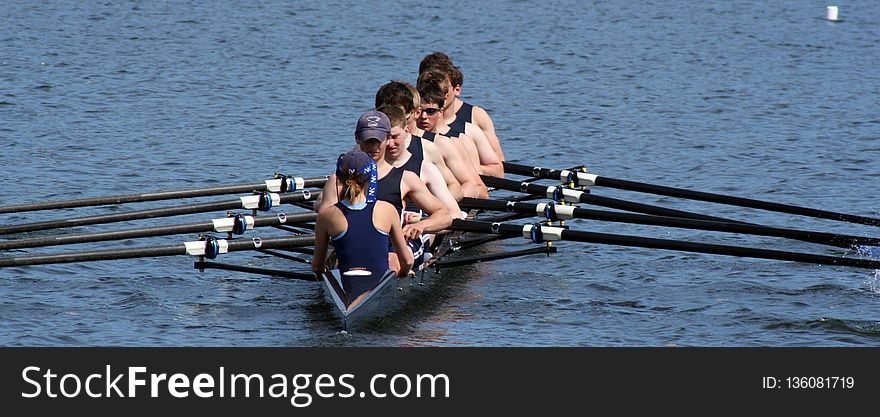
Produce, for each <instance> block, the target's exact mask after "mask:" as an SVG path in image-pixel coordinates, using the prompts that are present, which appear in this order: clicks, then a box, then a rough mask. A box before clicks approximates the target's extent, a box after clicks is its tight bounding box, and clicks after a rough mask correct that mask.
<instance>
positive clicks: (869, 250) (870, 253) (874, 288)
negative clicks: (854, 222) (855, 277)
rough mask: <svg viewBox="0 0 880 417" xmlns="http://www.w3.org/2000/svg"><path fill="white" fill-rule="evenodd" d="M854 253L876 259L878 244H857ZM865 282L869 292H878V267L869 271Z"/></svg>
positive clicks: (878, 254)
mask: <svg viewBox="0 0 880 417" xmlns="http://www.w3.org/2000/svg"><path fill="white" fill-rule="evenodd" d="M856 253H858V254H859V255H860V256H864V257H866V258H869V259H878V258H880V246H857V247H856ZM865 284H868V288H870V289H871V292H873V293H875V294H880V269H875V270H873V271H871V274H870V276H869V277H868V280H867V281H866V282H865Z"/></svg>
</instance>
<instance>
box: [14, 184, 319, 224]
mask: <svg viewBox="0 0 880 417" xmlns="http://www.w3.org/2000/svg"><path fill="white" fill-rule="evenodd" d="M320 194H321V191H311V192H309V191H296V192H293V193H287V194H282V195H279V198H278V201H279V202H280V203H281V204H288V203H294V202H299V201H305V200H309V199H314V198H317V196H319V195H320ZM241 208H250V207H245V203H244V202H243V200H242V199H236V200H229V201H219V202H213V203H200V204H190V205H186V206H179V207H165V208H158V209H149V210H137V211H130V212H125V213H115V214H104V215H98V216H88V217H77V218H70V219H61V220H49V221H43V222H35V223H23V224H16V225H9V226H5V227H0V235H5V234H13V233H22V232H35V231H40V230H52V229H61V228H65V227H79V226H88V225H93V224H106V223H116V222H124V221H132V220H142V219H152V218H157V217H169V216H179V215H185V214H195V213H208V212H212V211H223V210H234V209H241Z"/></svg>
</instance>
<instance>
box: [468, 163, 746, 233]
mask: <svg viewBox="0 0 880 417" xmlns="http://www.w3.org/2000/svg"><path fill="white" fill-rule="evenodd" d="M480 177H481V178H482V179H483V183H484V184H486V186H488V187H495V188H499V189H502V190H509V191H519V192H523V193H529V194H534V195H542V196H547V198H550V199H552V200H554V201H561V200H564V201H566V202H569V203H584V204H591V205H595V206H602V207H608V208H615V209H620V210H626V211H632V212H636V213H645V214H653V215H657V216H667V217H683V218H687V219H699V220H711V221H716V222H729V223H743V222H739V221H736V220H729V219H724V218H721V217H714V216H707V215H704V214H697V213H690V212H687V211H681V210H673V209H668V208H664V207H658V206H652V205H649V204H641V203H634V202H631V201H625V200H618V199H616V198H609V197H600V196H597V195H592V194H590V193H585V192H583V191H577V190H572V189H568V188H565V187H556V186H549V187H548V186H545V185H540V184H533V183H530V182H519V181H514V180H508V179H502V178H496V177H488V176H485V175H481V176H480Z"/></svg>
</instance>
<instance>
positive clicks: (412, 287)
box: [321, 211, 476, 330]
mask: <svg viewBox="0 0 880 417" xmlns="http://www.w3.org/2000/svg"><path fill="white" fill-rule="evenodd" d="M475 213H476V211H474V212H472V213H471V214H470V215H468V218H473V217H474V215H475ZM438 236H440V237H439V238H440V239H441V241H440V243H439V244H435V245H433V246H434V247H435V249H434V250H433V253H432V256H431V257H430V259H428V260H426V261H424V262H423V263H422V265H421V266H420V267H419V270H418V271H417V273H416V274H415V275H414V276H413V275H410V276H407V277H404V278H398V277H397V273H395V272H394V271H392V270H390V269H389V270H387V271H386V272H385V275H384V276H383V277H382V280H381V281H380V282H379V284H377V285H376V287H375V288H373V289H372V290H370V291H369V292H368V293H367V294H366V295H365V296H364V297H362V298H361V299H360V301H359V302H358V303H356V304H355V305H349V304H348V301H347V298H348V297H347V295H346V293H345V290H343V287H342V277H341V276H340V273H339V270H338V269H332V270H329V271H327V272H325V273H324V275H323V276H322V277H321V287H322V288H323V290H324V298H325V299H326V300H327V302H328V303H330V304H332V305H333V312H334V314H335V315H336V316H337V317H338V318H339V319H340V320H341V322H342V328H343V329H344V330H351V329H354V328H357V327H362V326H363V325H365V324H367V323H371V322H375V321H376V320H377V319H380V318H382V317H388V316H389V315H391V314H392V313H394V312H398V311H400V310H402V309H403V307H404V306H405V305H406V304H407V303H408V302H409V300H411V299H413V298H415V297H416V296H417V295H419V294H422V293H424V292H425V291H426V290H427V289H428V288H430V284H432V283H433V282H434V281H435V280H436V279H437V278H439V273H438V272H436V271H431V267H432V265H433V264H434V263H435V262H436V261H437V260H439V259H441V258H442V257H444V256H446V255H447V254H449V253H450V252H453V251H454V248H455V245H456V242H458V240H459V239H460V238H461V236H462V233H461V232H456V233H445V234H443V235H438Z"/></svg>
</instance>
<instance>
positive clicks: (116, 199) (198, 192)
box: [0, 177, 327, 213]
mask: <svg viewBox="0 0 880 417" xmlns="http://www.w3.org/2000/svg"><path fill="white" fill-rule="evenodd" d="M290 180H291V181H292V182H293V184H295V186H296V187H299V188H296V189H300V188H307V187H321V186H323V185H324V182H326V181H327V177H315V178H292V179H290ZM276 183H278V184H281V179H275V180H267V181H264V182H260V183H253V184H240V185H224V186H218V187H211V188H197V189H188V190H169V191H156V192H149V193H142V194H126V195H116V196H105V197H87V198H79V199H74V200H60V201H45V202H41V203H25V204H15V205H8V206H2V207H0V213H21V212H28V211H40V210H55V209H65V208H77V207H90V206H104V205H113V204H124V203H140V202H147V201H159V200H172V199H182V198H195V197H207V196H214V195H224V194H244V193H249V192H253V191H257V192H261V191H270V192H279V191H280V188H279V187H278V186H276Z"/></svg>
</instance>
